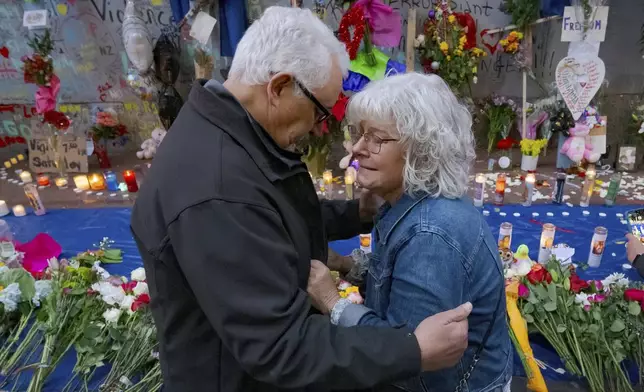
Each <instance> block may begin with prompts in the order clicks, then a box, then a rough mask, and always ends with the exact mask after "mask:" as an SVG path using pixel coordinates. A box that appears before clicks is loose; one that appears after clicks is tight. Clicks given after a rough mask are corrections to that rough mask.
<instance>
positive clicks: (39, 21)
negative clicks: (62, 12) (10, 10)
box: [22, 10, 49, 30]
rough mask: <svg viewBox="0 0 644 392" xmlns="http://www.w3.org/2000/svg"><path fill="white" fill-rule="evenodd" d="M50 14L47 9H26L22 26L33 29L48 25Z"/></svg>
mask: <svg viewBox="0 0 644 392" xmlns="http://www.w3.org/2000/svg"><path fill="white" fill-rule="evenodd" d="M48 19H49V14H48V13H47V10H33V11H25V13H24V15H23V17H22V26H23V27H27V28H28V29H29V30H31V29H42V28H45V27H48V24H49V23H48V22H49V21H48Z"/></svg>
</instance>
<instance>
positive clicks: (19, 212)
mask: <svg viewBox="0 0 644 392" xmlns="http://www.w3.org/2000/svg"><path fill="white" fill-rule="evenodd" d="M13 214H14V215H15V216H25V215H27V212H26V211H25V207H24V206H23V205H22V204H16V205H15V206H13Z"/></svg>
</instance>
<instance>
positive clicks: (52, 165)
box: [28, 135, 87, 173]
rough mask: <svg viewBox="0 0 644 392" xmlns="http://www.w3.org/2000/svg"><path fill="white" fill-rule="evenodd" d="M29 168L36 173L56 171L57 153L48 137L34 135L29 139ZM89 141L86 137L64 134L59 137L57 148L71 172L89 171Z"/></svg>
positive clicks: (65, 165) (62, 162)
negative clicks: (87, 149) (87, 150)
mask: <svg viewBox="0 0 644 392" xmlns="http://www.w3.org/2000/svg"><path fill="white" fill-rule="evenodd" d="M28 145H29V168H30V169H31V171H33V172H34V173H54V172H58V171H59V170H58V169H57V168H56V153H55V151H54V149H53V148H52V147H53V146H51V144H50V142H49V139H48V138H46V137H33V138H31V139H30V140H29V143H28ZM86 147H87V143H86V141H85V138H83V137H78V136H73V135H62V136H59V137H58V143H57V149H58V151H59V153H60V154H61V164H62V165H64V168H65V171H66V172H69V173H87V154H86V151H85V149H86Z"/></svg>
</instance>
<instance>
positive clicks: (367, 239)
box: [360, 234, 371, 253]
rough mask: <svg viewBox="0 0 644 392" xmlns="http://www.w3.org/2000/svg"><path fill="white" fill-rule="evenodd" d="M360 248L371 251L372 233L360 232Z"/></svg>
mask: <svg viewBox="0 0 644 392" xmlns="http://www.w3.org/2000/svg"><path fill="white" fill-rule="evenodd" d="M360 250H361V251H363V252H365V253H371V234H360Z"/></svg>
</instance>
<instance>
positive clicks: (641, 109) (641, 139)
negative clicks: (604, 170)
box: [624, 105, 644, 145]
mask: <svg viewBox="0 0 644 392" xmlns="http://www.w3.org/2000/svg"><path fill="white" fill-rule="evenodd" d="M625 136H626V137H625V139H626V140H624V142H625V143H626V144H635V145H637V144H644V105H639V106H637V107H636V108H635V109H634V110H633V112H632V113H631V118H630V119H629V122H628V125H627V128H626V135H625Z"/></svg>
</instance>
